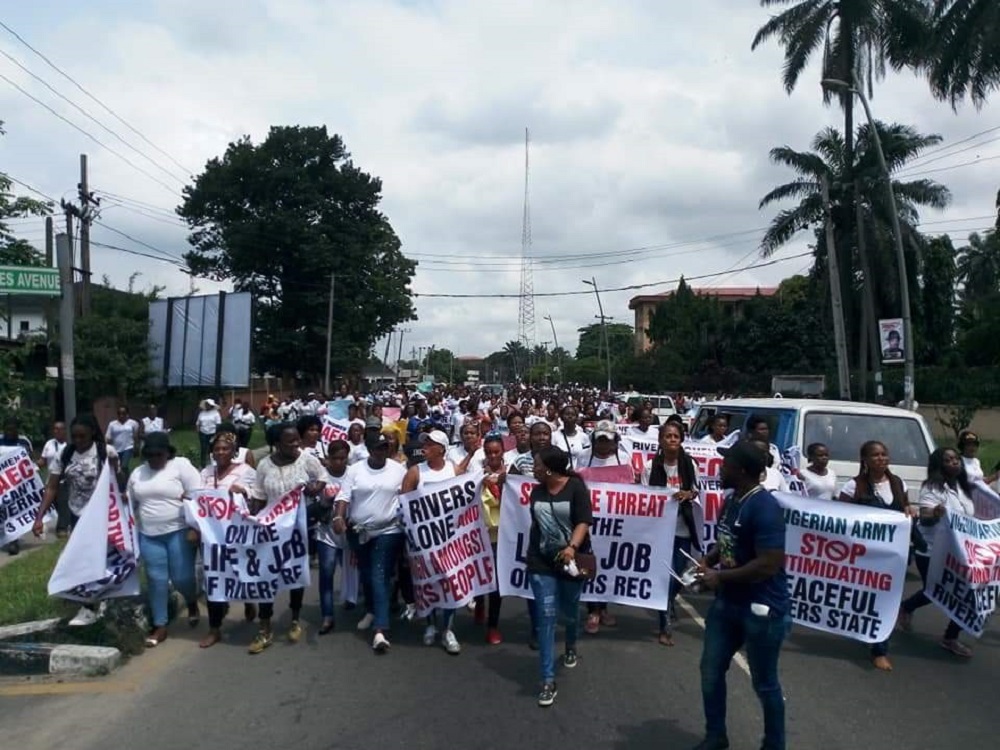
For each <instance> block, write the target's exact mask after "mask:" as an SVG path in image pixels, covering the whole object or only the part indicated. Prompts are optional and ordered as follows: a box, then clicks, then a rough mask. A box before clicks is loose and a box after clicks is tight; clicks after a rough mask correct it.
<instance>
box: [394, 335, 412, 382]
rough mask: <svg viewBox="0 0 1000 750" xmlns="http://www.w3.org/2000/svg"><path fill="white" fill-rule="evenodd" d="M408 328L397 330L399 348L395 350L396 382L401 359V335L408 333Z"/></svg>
mask: <svg viewBox="0 0 1000 750" xmlns="http://www.w3.org/2000/svg"><path fill="white" fill-rule="evenodd" d="M409 332H410V329H409V328H400V329H399V348H398V349H397V350H396V381H397V382H398V381H399V363H400V362H401V361H402V359H403V334H406V333H409Z"/></svg>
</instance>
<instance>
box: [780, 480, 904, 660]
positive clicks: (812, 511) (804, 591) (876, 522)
mask: <svg viewBox="0 0 1000 750" xmlns="http://www.w3.org/2000/svg"><path fill="white" fill-rule="evenodd" d="M774 496H775V497H776V498H777V500H778V502H779V503H780V504H781V507H782V508H784V511H785V573H786V574H787V576H788V590H789V592H790V593H791V616H792V620H793V621H795V622H796V623H798V624H799V625H804V626H805V627H807V628H813V629H814V630H822V631H824V632H827V633H834V634H836V635H842V636H845V637H847V638H853V639H855V640H858V641H863V642H865V643H879V642H881V641H884V640H885V639H886V638H888V637H889V635H890V634H891V633H892V629H893V627H895V625H896V616H897V614H898V613H899V605H900V602H901V601H902V597H903V585H904V583H905V582H906V564H907V555H908V553H909V547H910V519H909V518H908V517H907V516H905V515H904V514H902V513H896V512H894V511H887V510H880V509H877V508H868V507H865V506H861V505H852V504H849V503H832V502H830V501H828V500H812V499H808V498H804V497H802V496H800V495H795V494H789V493H783V492H776V493H774Z"/></svg>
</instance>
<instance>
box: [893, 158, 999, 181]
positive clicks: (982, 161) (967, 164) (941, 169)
mask: <svg viewBox="0 0 1000 750" xmlns="http://www.w3.org/2000/svg"><path fill="white" fill-rule="evenodd" d="M997 159H1000V155H998V156H988V157H986V158H985V159H979V158H976V159H972V160H970V161H964V162H962V163H961V164H953V165H951V166H950V167H938V168H936V169H925V170H923V171H920V172H908V173H906V174H903V173H900V174H899V176H900V177H907V178H910V177H919V176H920V175H924V174H934V173H936V172H950V171H951V170H953V169H961V168H962V167H971V166H976V165H979V164H985V163H986V162H988V161H996V160H997Z"/></svg>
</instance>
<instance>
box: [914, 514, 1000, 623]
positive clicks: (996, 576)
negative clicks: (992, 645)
mask: <svg viewBox="0 0 1000 750" xmlns="http://www.w3.org/2000/svg"><path fill="white" fill-rule="evenodd" d="M924 593H925V594H927V598H928V599H930V600H931V601H932V602H934V603H935V604H936V605H937V606H939V607H940V608H941V609H943V610H944V611H945V613H946V614H947V615H948V617H950V618H951V619H952V620H953V621H954V622H956V623H958V625H959V626H961V628H962V630H964V631H965V632H966V633H969V634H970V635H974V636H975V637H976V638H978V637H980V636H981V635H982V634H983V631H984V630H985V629H986V623H987V621H988V620H989V618H990V615H992V614H993V611H994V610H995V609H996V608H997V604H998V603H1000V520H991V521H981V520H978V519H975V518H971V517H969V516H963V515H961V514H959V513H952V512H951V511H948V512H946V513H945V515H944V518H942V519H941V520H940V521H938V525H937V531H936V532H935V535H934V546H933V548H932V549H931V560H930V567H929V568H928V570H927V586H926V587H925V588H924Z"/></svg>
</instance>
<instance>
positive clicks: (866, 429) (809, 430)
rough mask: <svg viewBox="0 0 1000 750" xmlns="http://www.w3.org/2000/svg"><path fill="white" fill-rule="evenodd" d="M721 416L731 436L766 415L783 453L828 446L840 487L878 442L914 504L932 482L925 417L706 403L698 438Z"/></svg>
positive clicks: (810, 403) (781, 401)
mask: <svg viewBox="0 0 1000 750" xmlns="http://www.w3.org/2000/svg"><path fill="white" fill-rule="evenodd" d="M716 414H726V415H728V417H729V430H730V432H732V431H734V430H742V429H743V428H744V426H745V424H746V421H747V419H749V418H750V417H751V416H761V417H763V418H764V419H766V420H767V423H768V425H769V426H770V428H771V442H772V443H774V444H775V445H776V446H778V449H779V450H780V451H781V452H782V454H784V453H785V451H786V450H788V448H790V447H792V446H797V447H798V448H799V450H800V451H801V452H802V456H803V457H804V456H805V455H806V447H807V446H808V445H810V444H811V443H824V444H825V445H826V446H827V447H828V448H829V449H830V468H831V469H833V471H834V472H836V474H837V478H838V479H839V480H840V482H841V484H843V483H844V482H846V481H847V480H848V479H850V478H852V477H854V476H855V475H856V474H857V473H858V468H859V464H860V459H859V451H860V449H861V445H862V443H864V442H866V441H868V440H879V441H881V442H883V443H885V445H886V447H887V448H888V449H889V460H890V463H891V468H892V471H893V473H894V474H896V475H897V476H899V477H900V478H901V479H903V481H905V482H906V484H907V486H908V487H909V490H910V500H911V501H912V502H916V499H917V495H918V493H919V492H920V484H921V482H923V481H924V479H926V478H927V457H928V456H929V455H930V454H931V452H932V451H933V450H934V448H935V445H934V438H933V437H932V436H931V431H930V429H928V427H927V423H926V422H925V421H924V418H923V417H921V416H920V415H919V414H917V413H915V412H912V411H906V410H905V409H897V408H895V407H892V406H879V405H877V404H865V403H857V402H852V401H820V400H816V399H791V398H745V399H731V400H728V401H707V402H705V403H704V404H702V405H701V408H700V409H699V410H698V414H697V416H696V417H695V420H694V425H693V427H692V430H691V435H692V438H693V439H695V440H697V439H700V438H701V437H703V436H704V435H705V433H706V432H708V424H709V420H710V419H711V417H713V416H715V415H716Z"/></svg>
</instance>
